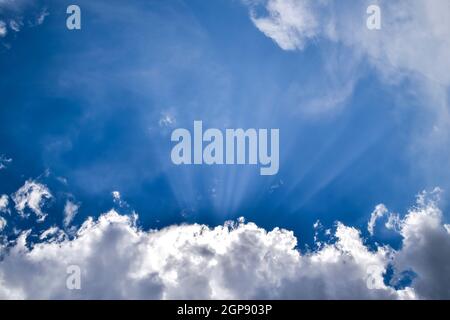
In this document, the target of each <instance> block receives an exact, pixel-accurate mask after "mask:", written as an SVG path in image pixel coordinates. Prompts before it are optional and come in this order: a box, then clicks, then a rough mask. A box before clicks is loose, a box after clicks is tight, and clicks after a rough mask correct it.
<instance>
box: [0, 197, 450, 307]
mask: <svg viewBox="0 0 450 320" xmlns="http://www.w3.org/2000/svg"><path fill="white" fill-rule="evenodd" d="M424 199H425V198H424V197H423V196H422V197H419V201H418V203H417V205H416V206H414V207H413V208H412V209H411V210H410V211H409V212H408V214H406V216H405V217H404V218H402V219H400V218H398V217H397V216H395V217H396V219H397V220H396V222H395V230H396V232H398V233H399V234H400V235H401V237H402V244H401V247H400V249H398V250H394V249H393V248H391V247H389V246H382V245H369V244H366V243H365V240H364V239H363V237H362V232H361V231H359V230H357V229H355V228H352V227H348V226H345V225H343V224H342V223H337V224H336V228H335V230H334V231H333V233H332V234H331V237H330V239H329V240H327V241H326V242H320V241H318V240H317V242H316V244H315V245H316V248H315V249H312V250H308V251H305V252H300V250H298V249H297V247H296V246H297V239H296V237H295V236H294V234H293V233H292V232H290V231H287V230H283V229H278V228H276V229H274V230H272V231H270V232H268V231H266V230H264V229H262V228H260V227H258V226H257V225H255V224H254V223H246V222H244V221H243V219H241V220H239V221H237V222H228V223H225V224H224V225H223V226H218V227H215V228H209V227H207V226H205V225H198V224H193V225H176V226H170V227H167V228H164V229H161V230H150V231H144V230H142V229H141V228H139V226H138V224H137V216H136V215H128V216H125V215H121V214H119V213H118V212H116V211H114V210H112V211H110V212H108V213H105V214H103V215H101V216H100V217H99V218H98V219H97V220H94V219H88V220H87V221H85V222H84V224H83V225H82V226H81V227H80V228H79V229H78V231H76V234H75V235H73V236H68V235H66V234H65V233H64V231H62V230H60V229H58V228H54V230H51V232H48V231H47V232H46V234H43V235H41V237H40V239H41V241H40V242H38V243H34V244H30V243H29V241H28V240H27V238H28V237H29V234H30V232H29V231H25V232H22V233H21V235H20V236H19V237H18V238H17V239H16V240H15V241H14V242H13V243H12V244H11V243H10V244H6V243H5V244H4V245H3V247H1V249H0V250H1V251H0V257H1V258H0V298H3V299H11V298H19V299H72V298H74V299H88V298H96V299H106V298H120V299H122V298H124V299H209V298H212V299H279V298H286V299H300V298H301V299H354V298H356V299H366V298H367V299H436V298H450V272H449V271H450V255H449V254H448V253H449V252H450V228H449V226H448V225H445V224H443V221H442V212H441V211H440V209H439V208H438V207H437V205H436V202H435V201H432V200H431V201H426V200H424ZM386 214H389V213H386ZM378 216H379V215H378ZM392 220H393V219H392V217H389V219H388V223H386V226H387V227H389V226H391V227H392V225H393V223H392ZM371 227H372V228H373V227H374V225H373V224H371ZM73 265H75V266H78V267H79V270H81V289H80V290H69V289H68V287H67V285H66V283H67V279H68V276H69V275H68V274H67V270H68V268H69V266H73ZM389 270H390V271H389ZM389 272H390V273H391V276H390V277H389V279H388V277H387V275H388V273H389ZM405 273H407V274H413V275H414V277H410V280H411V281H409V283H408V284H407V285H403V286H401V285H399V284H398V283H399V282H401V277H402V275H404V274H405Z"/></svg>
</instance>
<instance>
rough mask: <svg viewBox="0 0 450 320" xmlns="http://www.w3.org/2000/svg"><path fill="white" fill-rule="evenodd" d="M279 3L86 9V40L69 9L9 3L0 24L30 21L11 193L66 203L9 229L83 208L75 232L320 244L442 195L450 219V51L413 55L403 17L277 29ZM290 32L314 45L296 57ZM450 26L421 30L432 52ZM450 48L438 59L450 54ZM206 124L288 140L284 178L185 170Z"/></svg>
mask: <svg viewBox="0 0 450 320" xmlns="http://www.w3.org/2000/svg"><path fill="white" fill-rule="evenodd" d="M270 2H272V4H275V5H274V6H273V7H272V8H271V7H270V6H269V4H270ZM278 2H279V1H275V0H273V1H237V0H235V1H233V0H231V1H230V0H228V1H225V0H215V1H203V0H189V1H177V0H173V1H148V0H146V1H139V0H131V1H126V2H124V1H84V0H79V1H77V4H78V5H79V6H80V7H81V9H82V29H81V30H75V31H70V30H68V29H67V28H66V27H65V20H66V17H67V14H66V8H67V6H68V5H69V4H71V2H69V1H46V0H42V1H35V2H33V3H27V2H26V1H21V2H16V6H14V5H10V6H8V4H7V2H6V5H5V6H4V7H3V8H2V9H1V11H0V18H1V19H2V20H3V21H6V22H7V21H11V20H14V19H18V17H20V18H21V19H22V20H20V21H22V22H23V25H22V27H21V30H20V31H17V32H16V31H14V30H12V29H11V28H10V29H8V33H7V34H6V35H5V36H4V37H2V38H0V70H1V75H0V101H1V107H0V137H1V139H0V155H4V157H5V159H12V161H11V162H10V163H8V165H7V168H6V169H5V170H1V171H0V193H1V194H5V195H12V194H14V193H15V192H16V191H17V190H18V189H19V188H20V187H21V186H23V185H24V183H25V181H26V180H28V179H32V180H33V181H38V182H40V183H42V184H44V185H46V186H47V187H48V188H49V190H51V191H52V194H53V198H52V199H51V200H50V201H48V203H47V204H46V206H45V208H44V209H43V210H44V211H45V212H46V213H48V217H47V219H46V220H45V221H44V222H39V223H37V222H35V221H33V220H32V219H22V218H19V217H13V218H11V223H9V225H8V227H7V229H5V232H9V234H13V233H14V228H15V227H18V226H20V227H24V226H25V227H31V228H37V229H42V230H45V229H46V228H48V227H50V226H53V225H58V226H60V225H62V221H63V218H64V206H65V204H66V203H67V201H68V200H70V201H72V202H74V203H76V204H77V205H79V210H78V214H77V215H76V216H75V220H74V223H73V224H74V225H80V224H81V223H82V222H83V221H85V220H86V218H87V217H88V216H94V217H97V216H99V215H100V214H101V213H103V212H106V211H108V210H109V209H111V208H112V207H115V208H116V209H117V210H119V211H120V212H121V213H123V214H129V213H131V212H133V211H135V212H138V213H139V217H140V223H141V225H142V227H143V228H144V229H149V228H162V227H165V226H168V225H173V224H179V223H204V224H207V225H211V226H214V225H218V224H219V225H220V224H223V223H224V222H225V221H226V220H235V219H237V218H238V217H240V216H244V217H245V218H246V219H247V220H249V221H253V222H255V223H256V224H257V225H258V226H260V227H262V228H265V229H267V230H270V229H273V228H275V227H282V228H286V229H289V230H292V231H294V233H295V235H297V236H299V247H300V248H303V247H304V246H305V245H306V244H309V245H312V244H313V243H314V239H313V237H314V229H313V227H312V226H313V224H314V223H315V222H316V221H317V220H320V221H321V223H322V224H323V225H324V226H325V228H332V227H335V222H336V221H341V222H342V223H344V224H347V225H351V226H355V227H357V228H359V229H361V230H362V232H363V234H364V235H367V231H366V229H365V228H366V225H367V222H368V220H369V218H370V216H371V213H372V212H373V210H374V208H375V206H376V205H378V204H380V203H383V204H385V205H386V207H388V208H389V210H390V211H393V212H398V213H400V214H401V215H403V214H405V213H406V212H407V211H408V209H409V208H410V206H411V204H414V202H415V199H416V195H417V194H418V193H419V192H421V191H422V190H428V191H431V190H433V189H434V188H435V187H440V188H441V189H442V190H443V192H442V194H441V198H440V208H441V209H442V211H443V212H444V219H443V220H444V221H447V220H448V219H447V218H448V216H447V215H446V214H445V212H446V211H447V210H446V209H447V208H448V205H447V203H448V200H447V199H448V192H447V189H448V187H449V183H448V181H449V179H448V178H449V177H450V169H449V168H450V167H449V166H448V160H449V155H450V149H449V147H448V143H447V142H448V138H449V134H448V131H447V126H446V125H447V122H446V118H445V117H446V116H447V110H448V109H447V107H448V103H449V98H448V93H449V89H448V88H449V86H448V85H449V84H450V81H448V78H447V77H446V76H445V75H444V74H443V71H442V70H445V69H446V67H447V66H448V64H447V65H442V66H441V68H434V67H431V66H430V65H429V63H425V62H423V61H424V60H426V59H428V58H432V57H433V55H430V54H428V53H429V52H428V51H425V52H422V51H421V49H420V48H419V49H417V51H414V50H413V49H414V48H417V45H418V44H417V43H416V44H414V43H409V44H408V45H410V47H408V45H406V48H403V49H402V48H400V47H401V46H402V45H403V44H404V43H399V44H398V47H395V45H394V43H395V40H396V38H395V37H396V36H399V34H401V33H400V32H401V31H403V30H402V29H401V28H398V29H397V28H396V26H397V25H396V24H395V22H396V20H395V19H396V18H397V17H394V18H393V17H391V16H388V15H386V17H387V18H386V21H387V23H386V25H387V30H385V29H382V30H380V31H375V32H372V33H368V32H369V31H367V30H363V29H364V28H365V19H366V17H367V15H366V12H365V7H366V2H370V1H361V3H360V4H354V3H352V4H350V3H347V2H345V3H342V4H341V3H339V5H337V4H336V3H334V2H333V1H329V2H330V3H332V4H333V6H334V7H333V8H334V9H333V10H334V11H330V7H327V6H324V7H323V8H322V7H320V6H319V5H311V6H310V7H311V8H308V9H310V10H312V12H315V13H316V14H317V16H316V20H317V23H318V24H319V25H320V26H315V27H314V28H313V29H312V31H311V30H309V29H308V30H306V31H305V30H304V29H302V28H303V27H302V26H300V27H298V28H297V27H296V26H295V25H294V26H293V25H290V22H289V21H288V20H286V21H283V18H286V16H285V15H284V14H285V13H283V12H284V11H279V12H278V16H277V15H275V16H274V15H272V16H271V15H270V14H271V13H272V14H273V13H274V12H277V10H282V6H280V7H279V8H278V9H277V6H276V4H277V3H278ZM303 2H305V1H303V0H302V1H299V2H298V3H299V4H300V5H301V4H302V3H303ZM416 2H417V1H416ZM419 2H420V1H419ZM1 3H2V2H0V4H1ZM293 3H294V4H295V1H291V0H289V1H286V2H285V4H287V5H292V4H293ZM377 3H378V2H377ZM401 3H402V4H403V5H406V6H407V4H404V2H401ZM386 6H389V5H386ZM294 8H295V7H294ZM389 9H392V8H389ZM413 9H414V8H413ZM413 9H411V10H413ZM271 10H272V11H271ZM292 12H294V14H295V13H296V11H295V10H294V11H292ZM301 12H305V11H301ZM330 12H335V16H334V18H335V19H339V18H341V19H345V18H348V15H350V14H351V16H350V17H351V18H350V20H349V21H350V22H349V24H348V25H345V23H344V22H338V23H337V26H336V27H335V28H336V30H335V34H334V35H330V34H329V33H327V31H324V30H325V29H326V28H325V26H326V25H327V24H328V23H330V21H332V20H331V19H329V15H330ZM388 12H390V11H388ZM412 12H413V13H414V11H412ZM433 12H434V11H433ZM43 14H44V15H43ZM42 16H44V20H43V21H42V23H38V22H37V21H38V20H39V17H42ZM263 17H266V18H267V17H269V18H268V19H269V20H268V27H267V25H260V24H258V19H262V18H263ZM270 17H272V18H270ZM298 18H299V19H301V17H298ZM270 19H272V20H270ZM33 21H34V23H33ZM266 22H267V21H266ZM358 27H360V28H361V31H358V30H359V29H357V28H358ZM389 27H391V30H389ZM296 28H297V29H296ZM349 28H350V29H352V28H356V29H354V30H356V31H355V32H354V33H348V29H349ZM322 29H323V30H322ZM280 30H281V31H283V30H284V31H290V32H292V34H291V35H290V38H289V39H290V40H291V41H294V40H298V41H300V42H301V43H302V45H298V46H296V45H295V44H294V47H293V48H288V49H286V43H284V42H283V41H284V40H283V39H284V38H283V39H281V38H280V33H278V31H280ZM436 30H437V29H436ZM281 31H280V32H281ZM438 31H439V30H438ZM438 31H436V33H435V34H436V38H433V37H432V36H430V38H427V37H426V36H423V38H420V34H418V37H419V38H420V39H421V40H420V41H421V42H420V43H419V45H420V44H422V45H424V46H427V44H428V43H433V44H435V43H436V41H439V36H441V34H440V33H439V32H438ZM447 31H448V30H447ZM377 32H378V33H377ZM364 37H366V38H364ZM389 37H392V38H389ZM367 38H368V39H367ZM361 39H362V40H361ZM444 39H445V38H444ZM405 41H406V40H405ZM443 41H444V42H441V45H440V46H439V47H436V48H437V49H436V51H437V54H436V55H437V58H436V60H437V61H436V64H439V63H440V62H442V61H445V59H444V58H443V57H442V55H443V54H445V53H446V52H447V53H448V50H447V49H448V47H445V46H444V45H445V43H447V42H445V41H447V40H443ZM294 42H295V41H294ZM297 43H298V42H297ZM383 50H384V51H383ZM395 50H397V51H395ZM402 50H403V51H402ZM439 50H440V51H439ZM413 51H414V52H416V55H414V54H413V53H411V52H413ZM380 52H383V53H380ZM404 52H407V53H408V54H404ZM397 53H398V54H397ZM410 53H411V54H410ZM402 54H403V56H402ZM427 54H428V55H427ZM440 54H442V55H440ZM440 57H441V58H440ZM427 61H428V60H427ZM447 70H448V69H447ZM433 77H434V78H433ZM446 81H448V82H446ZM194 120H202V121H203V123H204V126H205V127H211V128H220V129H225V128H279V129H280V171H279V173H278V174H277V175H276V176H266V177H265V176H260V175H259V169H257V168H256V167H252V166H227V167H206V166H197V167H195V166H190V167H189V166H188V167H177V166H175V165H173V164H172V163H171V161H170V150H171V148H172V146H173V143H172V142H171V141H170V134H171V132H172V130H174V129H175V128H188V129H191V130H192V126H193V121H194ZM113 191H119V192H120V200H118V199H115V201H114V198H113V196H112V192H113ZM13 221H14V222H13ZM375 241H383V242H384V243H387V244H391V245H393V246H394V247H396V246H398V242H399V236H398V235H397V234H394V233H393V232H388V231H380V232H378V233H377V234H376V235H375V236H374V237H373V238H370V239H369V240H368V242H369V243H374V242H375Z"/></svg>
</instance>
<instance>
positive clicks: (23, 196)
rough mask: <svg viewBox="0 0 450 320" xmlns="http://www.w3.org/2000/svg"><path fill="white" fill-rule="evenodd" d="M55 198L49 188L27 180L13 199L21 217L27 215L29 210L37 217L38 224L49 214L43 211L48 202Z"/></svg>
mask: <svg viewBox="0 0 450 320" xmlns="http://www.w3.org/2000/svg"><path fill="white" fill-rule="evenodd" d="M52 197H53V196H52V194H51V193H50V191H49V190H48V188H47V187H46V186H45V185H43V184H41V183H38V182H36V181H33V180H27V181H26V182H25V184H24V185H23V186H22V187H21V188H20V189H19V190H17V192H15V193H14V194H13V195H12V196H11V198H12V200H13V201H14V203H15V209H16V210H17V212H18V213H19V214H20V215H21V216H26V215H27V209H28V210H30V211H31V212H32V213H34V214H35V215H36V217H37V218H38V222H42V221H44V220H45V218H46V217H47V214H46V213H44V212H43V211H42V206H43V205H44V204H45V201H46V200H49V199H51V198H52Z"/></svg>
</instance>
